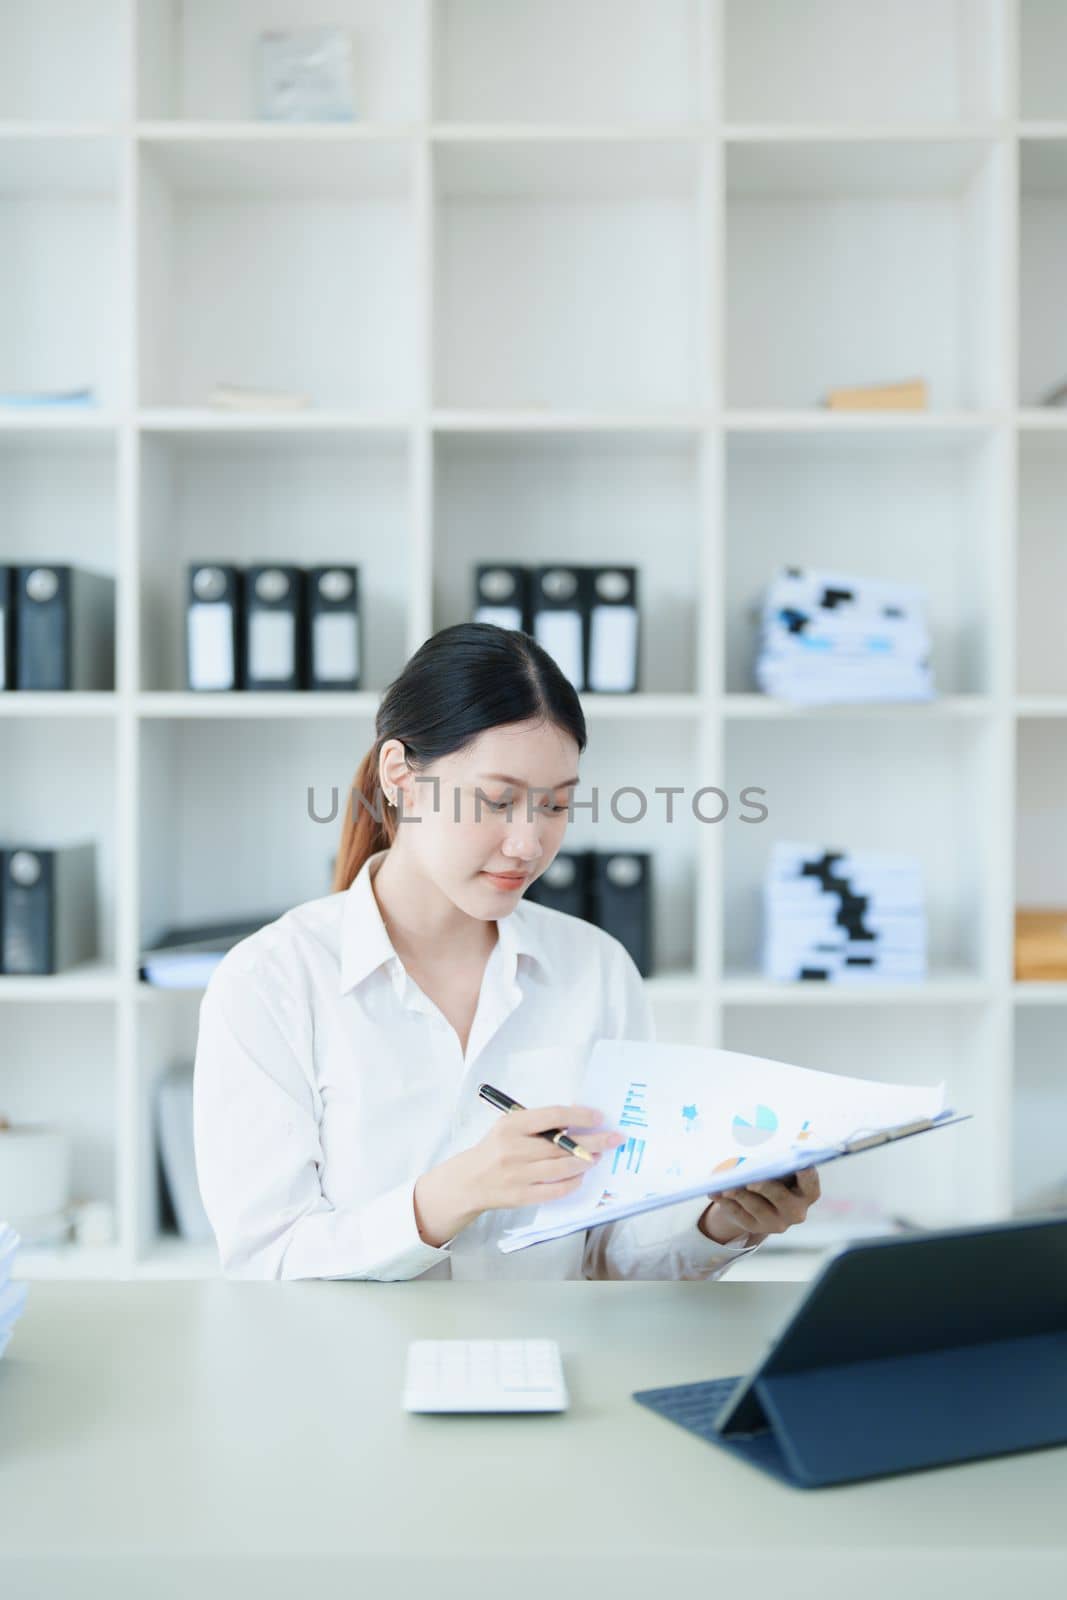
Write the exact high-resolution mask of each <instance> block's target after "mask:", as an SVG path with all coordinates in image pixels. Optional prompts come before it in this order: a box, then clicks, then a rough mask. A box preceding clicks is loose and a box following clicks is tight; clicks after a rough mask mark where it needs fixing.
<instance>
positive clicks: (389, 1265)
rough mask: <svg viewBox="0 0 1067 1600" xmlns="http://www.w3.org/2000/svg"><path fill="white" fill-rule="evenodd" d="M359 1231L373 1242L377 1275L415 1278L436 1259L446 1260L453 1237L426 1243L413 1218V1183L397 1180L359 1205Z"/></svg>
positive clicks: (380, 1276)
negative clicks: (440, 1243) (383, 1192)
mask: <svg viewBox="0 0 1067 1600" xmlns="http://www.w3.org/2000/svg"><path fill="white" fill-rule="evenodd" d="M359 1221H360V1232H361V1233H363V1234H364V1235H365V1237H366V1238H368V1239H373V1240H374V1243H375V1247H376V1248H375V1252H374V1253H375V1255H376V1256H377V1257H378V1258H379V1262H380V1266H379V1267H378V1269H377V1270H376V1271H375V1272H374V1273H373V1276H374V1277H376V1278H383V1279H397V1278H415V1277H417V1276H418V1274H419V1273H420V1272H425V1271H426V1269H427V1268H428V1267H432V1266H434V1264H435V1263H436V1262H438V1261H447V1260H448V1259H449V1246H450V1245H451V1244H452V1242H453V1239H454V1238H455V1235H454V1234H453V1236H452V1239H446V1240H445V1243H444V1244H443V1245H434V1244H427V1243H426V1240H425V1239H424V1238H423V1237H422V1235H421V1234H420V1233H419V1228H418V1224H417V1222H416V1221H415V1185H414V1183H400V1184H397V1186H396V1188H395V1189H388V1190H387V1191H386V1193H385V1194H382V1195H379V1196H378V1197H377V1199H375V1200H372V1201H370V1202H369V1204H367V1205H366V1206H362V1207H361V1208H360V1213H359Z"/></svg>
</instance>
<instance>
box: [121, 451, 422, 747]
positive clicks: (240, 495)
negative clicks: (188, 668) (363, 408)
mask: <svg viewBox="0 0 1067 1600" xmlns="http://www.w3.org/2000/svg"><path fill="white" fill-rule="evenodd" d="M141 453H142V461H141V492H142V508H141V575H140V576H141V595H140V603H141V681H142V685H143V687H144V689H146V690H147V691H150V692H158V691H167V692H169V693H171V694H176V695H178V696H179V697H180V698H179V700H178V702H177V704H178V709H179V711H182V708H183V706H184V703H185V700H186V699H189V698H191V699H192V701H193V702H194V705H195V706H196V709H195V710H194V711H193V713H192V714H194V715H199V714H203V715H204V716H217V715H220V714H222V715H226V714H228V712H226V711H225V709H223V710H221V711H220V709H219V708H218V707H217V706H215V705H213V704H209V702H214V701H217V700H219V699H220V698H221V700H222V701H223V702H224V705H229V704H230V703H231V700H236V701H237V702H238V705H237V707H236V708H235V710H236V713H237V714H245V715H248V716H263V715H265V714H267V712H268V711H270V710H271V709H273V710H275V711H276V710H277V709H278V707H279V705H281V706H282V707H283V709H284V708H286V707H287V706H298V707H301V708H302V707H303V706H304V705H308V706H309V711H308V714H309V715H322V716H336V715H339V714H342V713H345V714H347V712H348V711H349V710H350V709H351V706H352V704H353V701H352V697H351V696H347V695H346V696H337V695H333V694H329V695H310V694H306V693H305V694H301V695H297V696H292V697H286V696H281V697H279V696H273V695H272V696H261V695H259V694H256V695H251V696H249V695H246V694H239V695H235V696H232V697H231V696H226V695H224V696H221V697H219V696H215V695H196V696H192V697H188V696H185V695H184V693H183V691H184V690H185V684H186V674H185V614H186V603H185V595H186V570H187V566H188V564H189V563H190V562H194V561H218V562H222V563H227V562H229V563H235V564H236V565H237V566H248V565H252V564H255V563H258V562H282V563H292V562H296V563H297V564H298V565H302V566H305V567H311V566H320V565H328V564H330V563H333V562H338V563H342V564H347V565H355V566H357V567H358V568H359V574H360V584H361V607H362V609H361V635H362V656H363V662H362V665H363V682H364V684H365V685H367V686H370V685H379V686H381V687H384V686H385V684H387V683H389V682H391V681H392V679H393V678H394V677H395V676H396V674H397V673H398V672H399V671H400V670H401V668H402V667H403V664H404V661H405V659H406V656H405V639H406V630H407V616H408V607H409V584H410V554H409V526H410V489H409V478H408V466H409V462H408V442H407V437H406V435H405V434H403V433H396V434H391V433H386V432H383V433H368V434H357V435H346V434H345V433H343V432H342V433H325V434H315V433H307V432H304V431H302V430H297V431H295V432H292V433H282V432H280V431H278V432H275V431H271V432H268V433H266V434H263V435H256V434H251V433H233V432H229V431H224V432H222V433H215V432H213V431H208V432H199V431H195V432H194V431H188V430H179V431H177V432H174V433H164V432H160V433H151V434H148V435H146V436H145V437H144V438H143V440H142V445H141ZM259 700H266V701H269V702H270V705H269V706H266V707H263V706H260V705H258V704H257V705H254V706H251V707H250V706H249V702H250V701H251V702H257V701H259ZM325 700H329V701H333V700H343V701H344V705H343V706H340V707H334V706H332V705H331V706H320V705H319V704H318V702H322V701H325ZM312 701H314V702H316V704H315V706H314V707H313V708H312V707H311V702H312ZM376 701H377V695H376V694H375V695H374V696H373V702H371V701H370V700H368V702H367V703H376ZM355 704H356V705H362V704H363V701H362V700H356V701H355ZM200 706H202V707H203V711H202V712H201V711H200V709H199V707H200ZM242 706H244V707H245V708H247V709H246V710H245V711H244V712H243V713H242V710H241V708H242ZM144 709H157V710H158V709H159V707H158V703H157V702H154V701H150V702H148V703H147V704H146V705H145V707H144ZM163 709H166V708H165V707H164V708H163ZM183 714H184V712H183ZM296 714H301V712H299V711H298V712H296Z"/></svg>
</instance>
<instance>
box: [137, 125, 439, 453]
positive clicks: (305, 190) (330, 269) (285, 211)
mask: <svg viewBox="0 0 1067 1600" xmlns="http://www.w3.org/2000/svg"><path fill="white" fill-rule="evenodd" d="M139 196H140V227H141V246H140V248H141V268H142V271H141V284H140V307H139V323H140V402H141V404H142V406H145V407H163V408H169V407H194V408H205V407H206V406H207V405H208V396H209V393H210V390H211V389H212V387H213V386H214V384H215V383H217V382H226V383H235V384H240V385H245V386H252V387H263V388H266V389H283V390H286V391H296V392H298V393H302V394H307V395H308V396H309V397H310V400H311V403H312V407H313V408H315V409H319V408H322V409H323V410H325V411H326V412H327V413H336V412H341V413H346V412H348V413H352V412H354V413H359V412H361V411H366V412H372V413H375V412H376V413H379V414H381V413H403V412H406V411H407V410H408V409H409V408H410V406H411V404H412V400H413V396H414V389H415V375H414V362H415V338H414V331H413V330H414V326H415V322H416V318H415V299H416V296H415V285H414V220H413V201H412V187H411V151H410V149H409V148H408V147H407V146H406V145H405V144H404V143H402V142H375V143H363V144H358V143H347V144H345V143H324V144H321V145H313V144H308V143H299V142H296V143H290V144H285V143H280V144H266V143H263V142H260V141H256V140H252V139H233V140H186V141H181V142H174V143H166V142H163V143H155V144H152V143H149V144H145V145H142V147H141V150H140V157H139ZM384 262H388V263H389V266H388V270H383V263H384ZM247 415H249V416H250V415H251V413H248V414H247ZM292 415H293V416H294V417H295V418H296V421H297V425H303V426H308V425H309V424H310V422H311V416H310V411H307V412H299V413H293V414H292ZM256 420H257V422H258V421H259V419H258V418H257V419H256ZM286 420H288V417H287V418H286ZM276 423H277V419H276V417H271V418H269V419H267V425H268V427H269V426H271V425H276Z"/></svg>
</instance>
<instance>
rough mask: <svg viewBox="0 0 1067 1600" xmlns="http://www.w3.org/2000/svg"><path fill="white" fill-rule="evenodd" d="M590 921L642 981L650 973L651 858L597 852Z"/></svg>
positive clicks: (632, 852)
mask: <svg viewBox="0 0 1067 1600" xmlns="http://www.w3.org/2000/svg"><path fill="white" fill-rule="evenodd" d="M590 891H591V894H590V899H591V917H592V921H594V922H595V923H596V924H597V926H598V927H599V928H603V929H604V931H605V933H610V934H611V935H612V936H613V937H614V938H616V939H618V941H619V943H620V944H621V945H623V946H624V947H625V949H626V950H627V951H628V952H629V954H630V956H631V957H632V958H633V961H634V965H635V966H636V967H637V970H638V972H639V973H640V974H641V976H642V977H643V978H647V977H648V976H649V974H650V973H651V971H652V858H651V856H650V855H649V854H648V853H647V852H645V851H637V850H616V851H598V852H597V853H596V854H595V855H594V857H593V870H592V879H591V883H590Z"/></svg>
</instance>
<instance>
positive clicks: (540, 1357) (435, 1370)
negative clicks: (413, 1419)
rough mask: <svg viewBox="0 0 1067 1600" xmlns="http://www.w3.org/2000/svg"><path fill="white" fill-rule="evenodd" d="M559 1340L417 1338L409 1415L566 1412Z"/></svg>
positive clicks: (408, 1382)
mask: <svg viewBox="0 0 1067 1600" xmlns="http://www.w3.org/2000/svg"><path fill="white" fill-rule="evenodd" d="M568 1403H569V1402H568V1398H567V1386H566V1384H565V1383H564V1381H563V1363H562V1361H561V1360H560V1354H559V1345H558V1344H557V1343H556V1341H555V1339H413V1340H412V1341H411V1343H410V1344H409V1345H408V1365H407V1374H406V1377H405V1380H404V1410H405V1411H566V1409H567V1406H568Z"/></svg>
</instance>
